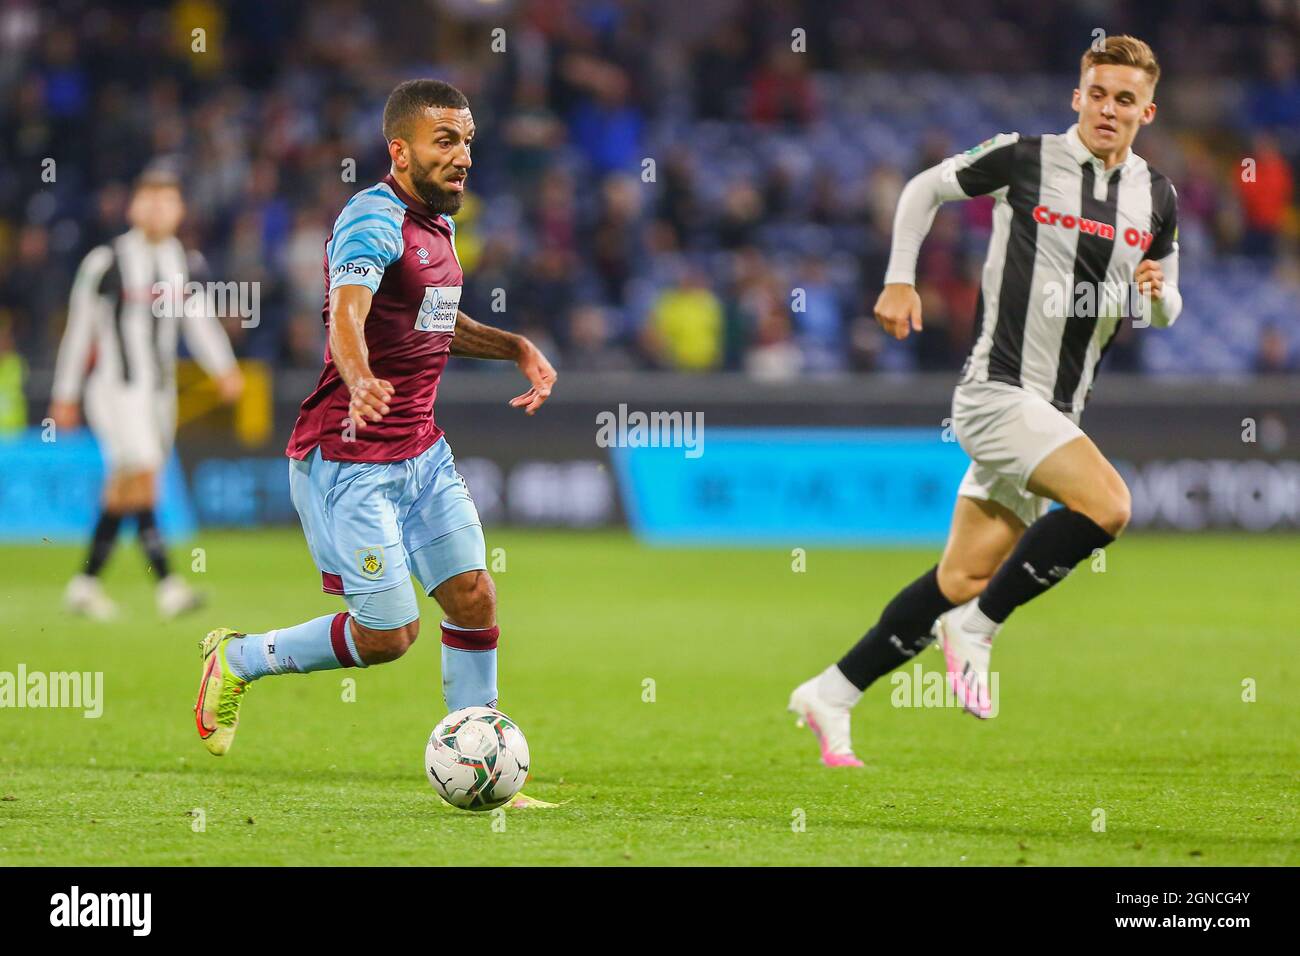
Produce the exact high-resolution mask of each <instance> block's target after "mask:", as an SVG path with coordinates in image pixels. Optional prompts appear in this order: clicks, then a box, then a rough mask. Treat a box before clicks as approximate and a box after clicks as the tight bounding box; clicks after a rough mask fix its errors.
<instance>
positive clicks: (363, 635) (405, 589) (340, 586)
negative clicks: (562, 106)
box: [195, 80, 556, 755]
mask: <svg viewBox="0 0 1300 956" xmlns="http://www.w3.org/2000/svg"><path fill="white" fill-rule="evenodd" d="M383 126H384V138H385V139H386V140H387V141H388V154H389V157H390V158H391V160H392V165H391V168H390V170H389V173H388V175H387V176H385V177H384V178H383V180H382V181H381V182H379V183H377V184H376V185H374V186H372V187H370V188H369V189H365V190H362V191H361V192H359V193H357V194H356V195H355V196H353V197H352V199H351V200H349V201H348V203H347V205H345V206H344V207H343V211H342V212H341V213H339V216H338V219H337V220H335V223H334V228H333V231H332V232H331V234H330V237H329V239H328V240H327V242H326V245H325V279H326V289H325V306H324V308H323V310H322V315H323V318H324V321H325V324H326V327H327V329H328V344H327V346H326V351H325V367H324V370H323V371H322V372H321V376H320V380H319V382H318V383H317V385H316V388H315V390H314V391H313V392H312V393H311V394H310V395H308V396H307V398H306V400H305V401H304V402H303V403H302V410H301V413H300V414H299V416H298V421H297V423H296V424H295V425H294V429H293V435H292V436H291V437H290V439H289V446H288V449H287V454H288V456H289V458H290V462H289V485H290V492H291V495H292V498H293V503H294V507H295V508H296V509H297V511H298V515H299V517H300V518H301V520H302V527H303V532H304V534H305V535H306V538H307V547H308V549H309V550H310V552H311V555H312V559H313V560H314V561H315V563H316V566H317V568H318V569H319V570H320V575H321V585H322V587H323V589H324V590H325V591H327V592H329V593H331V594H338V595H340V596H342V598H343V600H344V602H345V603H346V605H347V611H346V612H339V613H337V614H326V615H324V616H323V617H318V618H316V619H314V620H311V621H306V622H303V623H300V624H294V625H292V626H288V627H281V628H278V629H276V630H271V631H266V632H264V633H240V632H236V631H233V630H230V629H228V628H218V629H216V630H214V631H212V632H211V633H209V634H208V635H207V637H206V638H205V639H204V640H203V642H202V649H203V679H202V682H201V683H200V686H199V697H198V701H197V703H196V705H195V721H196V724H197V726H198V732H199V736H200V737H201V738H202V739H203V742H204V743H205V745H206V746H207V748H208V750H209V751H211V752H212V753H213V754H217V755H221V754H224V753H226V752H227V751H228V750H229V749H230V746H231V743H232V741H233V740H234V736H235V731H236V728H237V727H238V722H239V711H240V705H241V703H242V702H243V700H244V697H245V696H246V694H247V690H248V687H249V685H250V684H252V683H253V682H254V681H257V680H261V679H262V678H265V677H271V676H278V675H282V674H304V673H308V672H310V671H320V670H332V669H334V668H339V667H370V666H373V665H375V664H386V663H388V662H390V661H395V660H397V659H398V658H399V657H401V656H402V655H403V654H405V653H406V651H407V649H408V648H409V647H410V646H411V644H412V642H414V641H415V639H416V636H417V635H418V633H419V629H420V613H419V609H418V607H417V605H416V598H415V594H414V592H413V590H412V586H411V578H412V577H414V579H415V581H416V582H418V584H419V586H420V587H421V588H422V589H423V590H424V591H425V592H426V593H427V594H429V595H431V596H432V597H433V598H434V599H435V600H437V602H438V604H439V605H441V607H442V610H443V612H444V615H445V619H444V620H443V622H442V682H443V695H444V697H445V700H446V704H447V707H448V709H449V710H459V709H460V708H462V707H469V706H487V707H495V706H496V703H497V678H496V675H497V666H496V655H497V641H498V637H499V632H498V628H497V623H496V591H495V588H494V586H493V582H492V578H491V576H490V575H489V574H488V572H487V564H486V561H485V547H484V541H483V529H482V525H481V524H480V522H479V516H478V512H477V510H476V509H475V507H474V502H473V500H472V499H471V498H470V495H469V492H468V490H467V489H466V486H465V481H464V479H463V478H461V476H460V475H459V474H458V473H457V471H456V466H455V461H454V460H453V458H452V454H451V448H450V447H449V446H448V444H447V439H446V438H445V437H444V435H443V432H442V429H440V428H439V427H438V426H437V424H436V423H435V422H434V416H433V406H434V399H435V397H436V395H437V392H438V383H439V380H440V379H441V377H442V372H443V369H444V368H445V367H446V365H447V359H448V357H449V356H451V355H461V356H466V357H469V358H479V359H501V360H505V361H511V362H514V363H515V364H516V365H517V366H518V367H519V370H520V372H522V373H523V375H524V377H525V378H526V379H527V380H528V382H529V386H530V387H529V389H528V390H527V391H526V392H524V393H523V394H522V395H519V396H517V397H516V398H514V399H512V400H511V401H510V404H511V405H512V406H514V407H516V408H520V409H522V410H523V411H524V412H525V413H526V414H528V415H532V414H533V413H534V412H536V411H537V409H538V408H540V407H541V405H542V403H543V402H545V401H546V399H547V397H548V396H549V395H550V394H551V389H552V387H553V386H554V384H555V378H556V376H555V370H554V369H553V368H552V367H551V364H550V362H548V361H547V360H546V357H545V356H544V355H543V354H542V353H541V352H540V351H539V350H538V349H537V347H536V346H535V345H533V343H532V342H530V341H529V340H528V339H526V338H524V337H523V336H520V335H514V334H512V333H510V332H506V331H503V330H501V329H496V328H492V327H490V326H486V325H481V324H480V323H478V322H475V321H474V320H472V319H471V318H470V317H469V316H467V315H465V313H463V312H461V311H460V310H459V303H460V294H461V286H462V282H463V273H462V271H461V266H460V261H459V259H458V258H457V255H456V224H455V221H454V220H453V218H452V217H453V216H454V215H455V213H456V212H457V211H458V210H459V209H460V207H461V202H462V201H463V199H464V195H465V184H466V179H467V176H468V174H469V170H470V166H471V159H470V151H471V147H472V145H473V141H474V117H473V115H472V114H471V113H470V109H469V103H468V101H467V100H466V98H465V96H464V94H463V93H461V92H460V91H459V90H457V89H456V88H455V87H453V86H450V85H448V84H446V83H442V82H439V81H437V80H410V81H407V82H405V83H402V84H401V85H399V86H398V87H397V88H396V89H395V90H393V92H392V94H391V95H390V96H389V98H388V102H387V104H386V105H385V107H384V118H383Z"/></svg>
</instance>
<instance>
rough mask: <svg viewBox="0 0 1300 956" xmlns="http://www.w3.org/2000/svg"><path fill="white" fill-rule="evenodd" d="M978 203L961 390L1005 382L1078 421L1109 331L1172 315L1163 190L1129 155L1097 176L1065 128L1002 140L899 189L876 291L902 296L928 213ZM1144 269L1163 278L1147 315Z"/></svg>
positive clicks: (1173, 289) (1167, 186)
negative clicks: (970, 321)
mask: <svg viewBox="0 0 1300 956" xmlns="http://www.w3.org/2000/svg"><path fill="white" fill-rule="evenodd" d="M984 195H992V196H993V198H994V200H995V206H994V211H993V234H992V237H991V239H990V241H989V251H988V256H987V258H986V259H985V261H984V270H983V275H982V278H981V283H980V295H979V304H978V306H977V308H978V316H977V321H978V323H979V333H978V335H977V337H976V341H975V345H974V347H973V348H972V350H971V354H970V357H969V358H968V359H967V360H966V367H965V369H964V370H963V373H962V381H963V383H964V382H972V381H974V382H985V381H994V382H1005V383H1007V384H1010V385H1017V386H1020V387H1022V388H1025V389H1027V390H1029V391H1032V392H1034V393H1036V394H1038V395H1041V396H1042V397H1043V398H1045V399H1047V400H1048V401H1050V402H1051V403H1052V404H1053V405H1054V406H1055V407H1056V408H1058V409H1060V410H1061V411H1064V412H1070V413H1076V412H1079V411H1082V409H1083V406H1084V403H1085V402H1086V401H1087V398H1088V394H1089V392H1090V391H1091V389H1092V383H1093V378H1094V376H1095V375H1096V372H1097V366H1098V364H1099V363H1100V361H1101V358H1102V356H1103V355H1104V354H1105V352H1106V348H1107V346H1108V345H1109V344H1110V342H1111V340H1112V338H1113V337H1114V335H1115V332H1116V331H1117V329H1118V327H1119V323H1120V322H1121V321H1123V319H1124V318H1125V317H1130V318H1132V320H1133V321H1134V322H1135V323H1136V324H1138V325H1139V326H1141V325H1144V324H1152V325H1157V326H1168V325H1170V324H1171V323H1172V322H1173V321H1174V320H1175V319H1176V318H1177V317H1178V313H1179V312H1180V311H1181V308H1182V299H1181V296H1180V295H1179V292H1178V241H1177V236H1178V211H1177V196H1176V194H1175V192H1174V188H1173V186H1172V184H1171V183H1170V182H1169V180H1168V179H1167V178H1166V177H1165V176H1164V175H1162V174H1161V173H1159V172H1157V171H1156V170H1154V169H1152V168H1151V167H1150V166H1148V165H1147V163H1146V161H1145V160H1144V159H1142V158H1141V157H1140V156H1138V155H1137V154H1136V153H1134V152H1133V151H1132V150H1131V149H1130V150H1129V153H1128V157H1127V158H1126V159H1125V160H1124V161H1123V162H1122V163H1120V164H1119V165H1117V166H1115V167H1113V168H1111V169H1109V170H1107V169H1105V168H1104V164H1103V162H1102V161H1101V160H1100V159H1098V158H1097V157H1096V156H1094V155H1093V154H1092V153H1091V152H1090V151H1089V150H1088V148H1087V147H1086V146H1085V145H1084V144H1083V140H1081V139H1080V138H1079V133H1078V127H1077V126H1072V127H1070V129H1069V130H1067V131H1066V132H1065V133H1062V134H1059V135H1057V134H1049V135H1044V136H1021V135H1020V134H1018V133H1004V134H1002V135H999V136H995V137H993V138H992V139H989V140H986V141H985V142H983V143H981V144H980V145H979V146H976V147H974V148H973V149H970V150H967V151H966V152H965V153H962V154H960V155H958V156H955V157H953V158H951V159H949V160H946V161H945V162H943V163H941V164H940V165H938V166H935V167H933V168H932V169H929V170H926V171H925V172H924V173H921V174H920V175H919V176H917V177H916V178H915V179H913V180H912V181H911V182H910V183H908V186H907V188H906V189H904V191H903V195H902V196H901V197H900V199H899V205H898V213H897V215H896V217H895V223H894V246H893V251H892V254H891V257H890V265H889V270H888V272H887V274H886V276H885V281H886V282H887V283H889V282H906V283H914V282H915V273H916V260H917V255H918V253H919V251H920V246H921V240H922V239H923V238H924V236H925V233H926V232H928V231H929V228H930V223H931V222H932V221H933V219H934V214H935V210H936V209H937V208H938V206H939V204H940V203H942V202H945V201H948V200H952V199H966V198H970V197H973V196H984ZM1143 259H1154V260H1157V261H1159V262H1160V264H1161V268H1162V270H1163V272H1164V277H1165V279H1164V299H1163V300H1162V301H1157V302H1153V303H1150V307H1149V308H1146V307H1145V306H1144V304H1143V303H1142V301H1141V300H1140V299H1138V297H1137V293H1136V291H1135V290H1134V288H1133V287H1132V280H1133V274H1134V272H1135V270H1136V269H1137V266H1138V263H1140V262H1141V261H1142V260H1143Z"/></svg>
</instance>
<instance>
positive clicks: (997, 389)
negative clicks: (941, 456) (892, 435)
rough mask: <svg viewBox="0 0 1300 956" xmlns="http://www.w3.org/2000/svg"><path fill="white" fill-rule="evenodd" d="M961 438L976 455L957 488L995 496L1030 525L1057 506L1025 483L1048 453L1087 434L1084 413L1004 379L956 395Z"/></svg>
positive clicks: (959, 390) (957, 429) (964, 446)
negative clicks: (1062, 408)
mask: <svg viewBox="0 0 1300 956" xmlns="http://www.w3.org/2000/svg"><path fill="white" fill-rule="evenodd" d="M952 424H953V431H954V432H955V433H956V435H957V441H958V442H959V443H960V444H961V447H962V449H963V450H964V451H965V452H966V454H968V455H970V457H971V465H970V467H969V468H968V469H966V477H964V478H963V479H962V482H961V487H960V488H958V489H957V494H958V495H962V496H965V497H967V498H979V499H981V500H984V501H995V502H997V503H998V504H1000V505H1002V506H1004V507H1006V508H1009V509H1011V511H1013V512H1014V513H1015V514H1016V516H1017V517H1019V518H1020V520H1021V521H1023V522H1024V523H1025V525H1026V526H1028V525H1031V524H1033V523H1034V522H1035V521H1037V520H1038V519H1039V518H1041V517H1042V516H1043V515H1044V514H1046V513H1047V510H1048V508H1050V507H1051V505H1052V502H1051V499H1049V498H1044V497H1042V496H1040V495H1036V494H1034V493H1032V492H1030V491H1028V490H1026V488H1025V486H1026V485H1027V484H1028V483H1029V476H1030V475H1032V474H1033V473H1034V469H1035V468H1037V467H1038V465H1039V464H1040V463H1041V462H1042V460H1043V459H1044V458H1046V457H1047V456H1048V455H1050V454H1051V453H1052V452H1054V451H1056V449H1058V448H1060V447H1061V446H1062V445H1064V444H1065V443H1066V442H1070V441H1073V440H1074V439H1076V438H1078V437H1079V436H1080V435H1082V434H1083V430H1082V429H1081V428H1079V417H1078V415H1073V416H1071V415H1067V414H1065V413H1064V412H1062V411H1059V410H1058V409H1056V408H1055V407H1054V406H1053V405H1052V403H1051V402H1049V401H1047V399H1045V398H1043V397H1041V396H1039V395H1035V394H1034V393H1033V392H1029V391H1026V390H1025V389H1023V388H1018V387H1017V386H1015V385H1007V384H1004V383H1002V382H970V383H968V384H964V385H959V386H957V389H956V391H954V392H953V396H952Z"/></svg>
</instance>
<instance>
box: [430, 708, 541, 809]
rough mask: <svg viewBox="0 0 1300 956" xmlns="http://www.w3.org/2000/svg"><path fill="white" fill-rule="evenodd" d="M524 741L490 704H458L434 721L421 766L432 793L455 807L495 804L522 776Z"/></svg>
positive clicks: (517, 786) (515, 788) (505, 797)
mask: <svg viewBox="0 0 1300 956" xmlns="http://www.w3.org/2000/svg"><path fill="white" fill-rule="evenodd" d="M528 764H529V758H528V741H527V740H525V739H524V734H523V731H521V730H520V729H519V727H518V725H516V724H515V722H514V721H513V720H511V719H510V718H509V717H507V716H506V715H505V714H503V713H501V711H499V710H493V709H492V708H491V707H463V708H461V709H460V710H457V711H453V712H452V713H450V714H448V715H447V716H446V717H444V718H442V720H441V721H439V722H438V726H437V727H434V728H433V733H432V734H430V735H429V743H428V746H426V747H425V748H424V769H425V772H426V773H427V774H428V775H429V783H431V784H432V785H433V789H434V790H436V791H437V792H438V796H440V797H442V799H444V800H446V801H447V802H448V803H450V804H451V805H452V806H453V807H458V808H460V809H461V810H495V809H496V808H497V807H499V806H501V805H502V804H503V803H505V802H507V801H508V800H509V799H510V798H511V797H513V796H514V795H515V794H516V793H518V792H519V791H520V789H521V788H522V787H523V785H524V780H525V779H527V777H528Z"/></svg>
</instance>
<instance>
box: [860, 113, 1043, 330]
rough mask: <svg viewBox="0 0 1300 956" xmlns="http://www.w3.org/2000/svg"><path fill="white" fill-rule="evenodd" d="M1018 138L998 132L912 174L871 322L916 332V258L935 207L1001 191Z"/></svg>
mask: <svg viewBox="0 0 1300 956" xmlns="http://www.w3.org/2000/svg"><path fill="white" fill-rule="evenodd" d="M1019 139H1020V137H1019V136H1018V135H1017V134H1015V133H1002V134H1001V135H998V136H994V137H993V138H991V139H987V140H985V141H984V142H983V143H980V145H978V146H976V147H974V148H973V149H968V150H966V152H964V153H959V154H958V155H956V156H952V157H950V158H948V159H945V160H944V161H943V162H942V163H939V164H938V165H937V166H931V167H930V168H929V169H927V170H925V171H924V172H921V173H918V174H917V175H915V176H913V177H912V178H911V179H910V180H909V181H908V183H907V185H906V186H905V187H903V192H902V193H901V194H900V195H899V197H898V209H897V210H896V211H895V213H894V233H893V237H892V240H891V242H890V249H889V267H888V268H887V269H886V271H885V288H884V290H883V291H882V292H881V293H880V298H879V299H877V300H876V310H875V311H876V321H878V322H879V323H880V325H881V327H882V328H884V330H885V331H886V332H888V333H889V334H890V335H892V336H893V337H894V338H896V339H905V338H907V336H908V334H909V333H911V332H913V331H916V332H919V331H921V298H920V296H919V295H917V292H916V288H915V286H916V261H917V259H918V258H919V257H920V255H921V243H923V242H924V241H925V237H926V235H927V234H928V233H929V232H930V226H931V225H932V224H933V223H934V215H935V213H936V212H938V211H939V207H940V206H941V205H942V204H943V203H945V202H950V201H952V200H954V199H970V198H972V197H974V196H984V195H987V194H989V193H993V192H997V191H998V190H1000V189H1004V188H1006V187H1007V186H1009V185H1010V183H1011V169H1012V164H1013V161H1014V158H1015V147H1016V143H1017V142H1018V141H1019Z"/></svg>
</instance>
